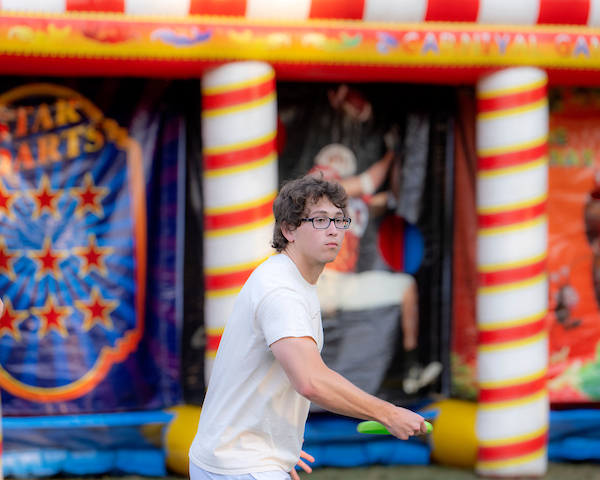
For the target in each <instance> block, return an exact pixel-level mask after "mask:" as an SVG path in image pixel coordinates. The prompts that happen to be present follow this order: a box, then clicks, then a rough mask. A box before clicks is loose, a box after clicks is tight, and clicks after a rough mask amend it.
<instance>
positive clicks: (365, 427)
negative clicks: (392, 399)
mask: <svg viewBox="0 0 600 480" xmlns="http://www.w3.org/2000/svg"><path fill="white" fill-rule="evenodd" d="M425 425H426V426H427V433H431V432H433V425H432V424H431V423H429V422H425ZM356 431H357V432H358V433H373V434H376V435H390V432H388V430H387V428H385V427H384V426H383V425H382V424H381V423H379V422H374V421H372V420H369V421H366V422H360V423H359V424H358V425H357V426H356Z"/></svg>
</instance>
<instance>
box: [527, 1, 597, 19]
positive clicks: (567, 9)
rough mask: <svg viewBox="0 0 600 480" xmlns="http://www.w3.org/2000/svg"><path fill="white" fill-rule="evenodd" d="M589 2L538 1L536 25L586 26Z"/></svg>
mask: <svg viewBox="0 0 600 480" xmlns="http://www.w3.org/2000/svg"><path fill="white" fill-rule="evenodd" d="M589 12H590V2H589V0H569V1H568V2H566V1H565V0H540V14H539V16H538V20H537V23H538V24H544V23H545V24H548V23H554V24H560V25H586V24H587V20H588V15H589Z"/></svg>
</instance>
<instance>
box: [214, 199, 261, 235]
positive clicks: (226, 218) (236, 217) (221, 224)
mask: <svg viewBox="0 0 600 480" xmlns="http://www.w3.org/2000/svg"><path fill="white" fill-rule="evenodd" d="M272 213H273V200H269V201H268V202H266V203H263V204H262V205H257V206H256V207H251V208H245V209H243V210H237V211H235V212H230V213H222V214H218V215H207V214H205V215H204V230H205V231H208V230H216V229H219V228H230V227H237V226H239V225H244V224H246V223H252V222H256V221H258V220H263V219H265V218H267V217H269V216H271V215H272Z"/></svg>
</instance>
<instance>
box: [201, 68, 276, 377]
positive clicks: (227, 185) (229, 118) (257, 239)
mask: <svg viewBox="0 0 600 480" xmlns="http://www.w3.org/2000/svg"><path fill="white" fill-rule="evenodd" d="M276 133H277V104H276V90H275V73H274V71H273V69H272V68H271V66H269V65H268V64H265V63H260V62H239V63H230V64H226V65H223V66H220V67H217V68H215V69H213V70H210V71H209V72H207V73H206V74H205V75H204V77H203V78H202V141H203V146H202V152H203V156H204V163H203V167H204V169H203V175H202V177H203V179H202V187H203V197H204V281H205V303H204V321H205V327H206V359H205V374H206V380H208V378H209V377H210V372H211V370H212V365H213V361H214V357H215V355H216V352H217V348H218V346H219V342H220V340H221V335H222V333H223V329H224V328H225V324H226V323H227V320H228V319H229V315H230V314H231V310H232V308H233V301H234V300H235V297H236V295H237V293H238V292H239V290H240V289H241V287H242V285H243V284H244V282H245V281H246V279H247V278H248V276H249V275H250V273H252V270H254V268H256V266H258V265H259V264H260V263H261V262H262V261H264V260H265V259H266V258H267V257H268V256H269V255H270V254H271V253H272V248H271V246H270V245H271V240H272V237H273V225H274V221H273V210H272V208H273V200H274V199H275V196H276V195H277V185H278V173H277V153H276V146H275V137H276Z"/></svg>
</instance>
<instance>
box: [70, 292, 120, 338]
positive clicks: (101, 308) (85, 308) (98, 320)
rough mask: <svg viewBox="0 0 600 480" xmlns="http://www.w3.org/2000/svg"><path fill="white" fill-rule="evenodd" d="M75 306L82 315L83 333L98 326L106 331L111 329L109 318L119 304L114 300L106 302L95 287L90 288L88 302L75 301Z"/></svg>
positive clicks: (111, 324)
mask: <svg viewBox="0 0 600 480" xmlns="http://www.w3.org/2000/svg"><path fill="white" fill-rule="evenodd" d="M75 306H76V307H77V308H78V309H79V311H81V312H82V313H83V315H84V319H83V331H84V332H87V331H89V330H91V329H92V327H93V326H94V325H100V326H102V327H104V328H105V329H106V330H112V329H113V322H112V320H111V318H110V314H111V312H112V311H113V310H114V309H115V308H117V307H118V306H119V304H118V302H117V301H116V300H108V301H106V300H105V299H104V297H102V294H101V293H100V290H99V289H98V288H97V287H93V288H92V293H91V295H90V299H89V301H87V302H84V301H83V300H76V301H75Z"/></svg>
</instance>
